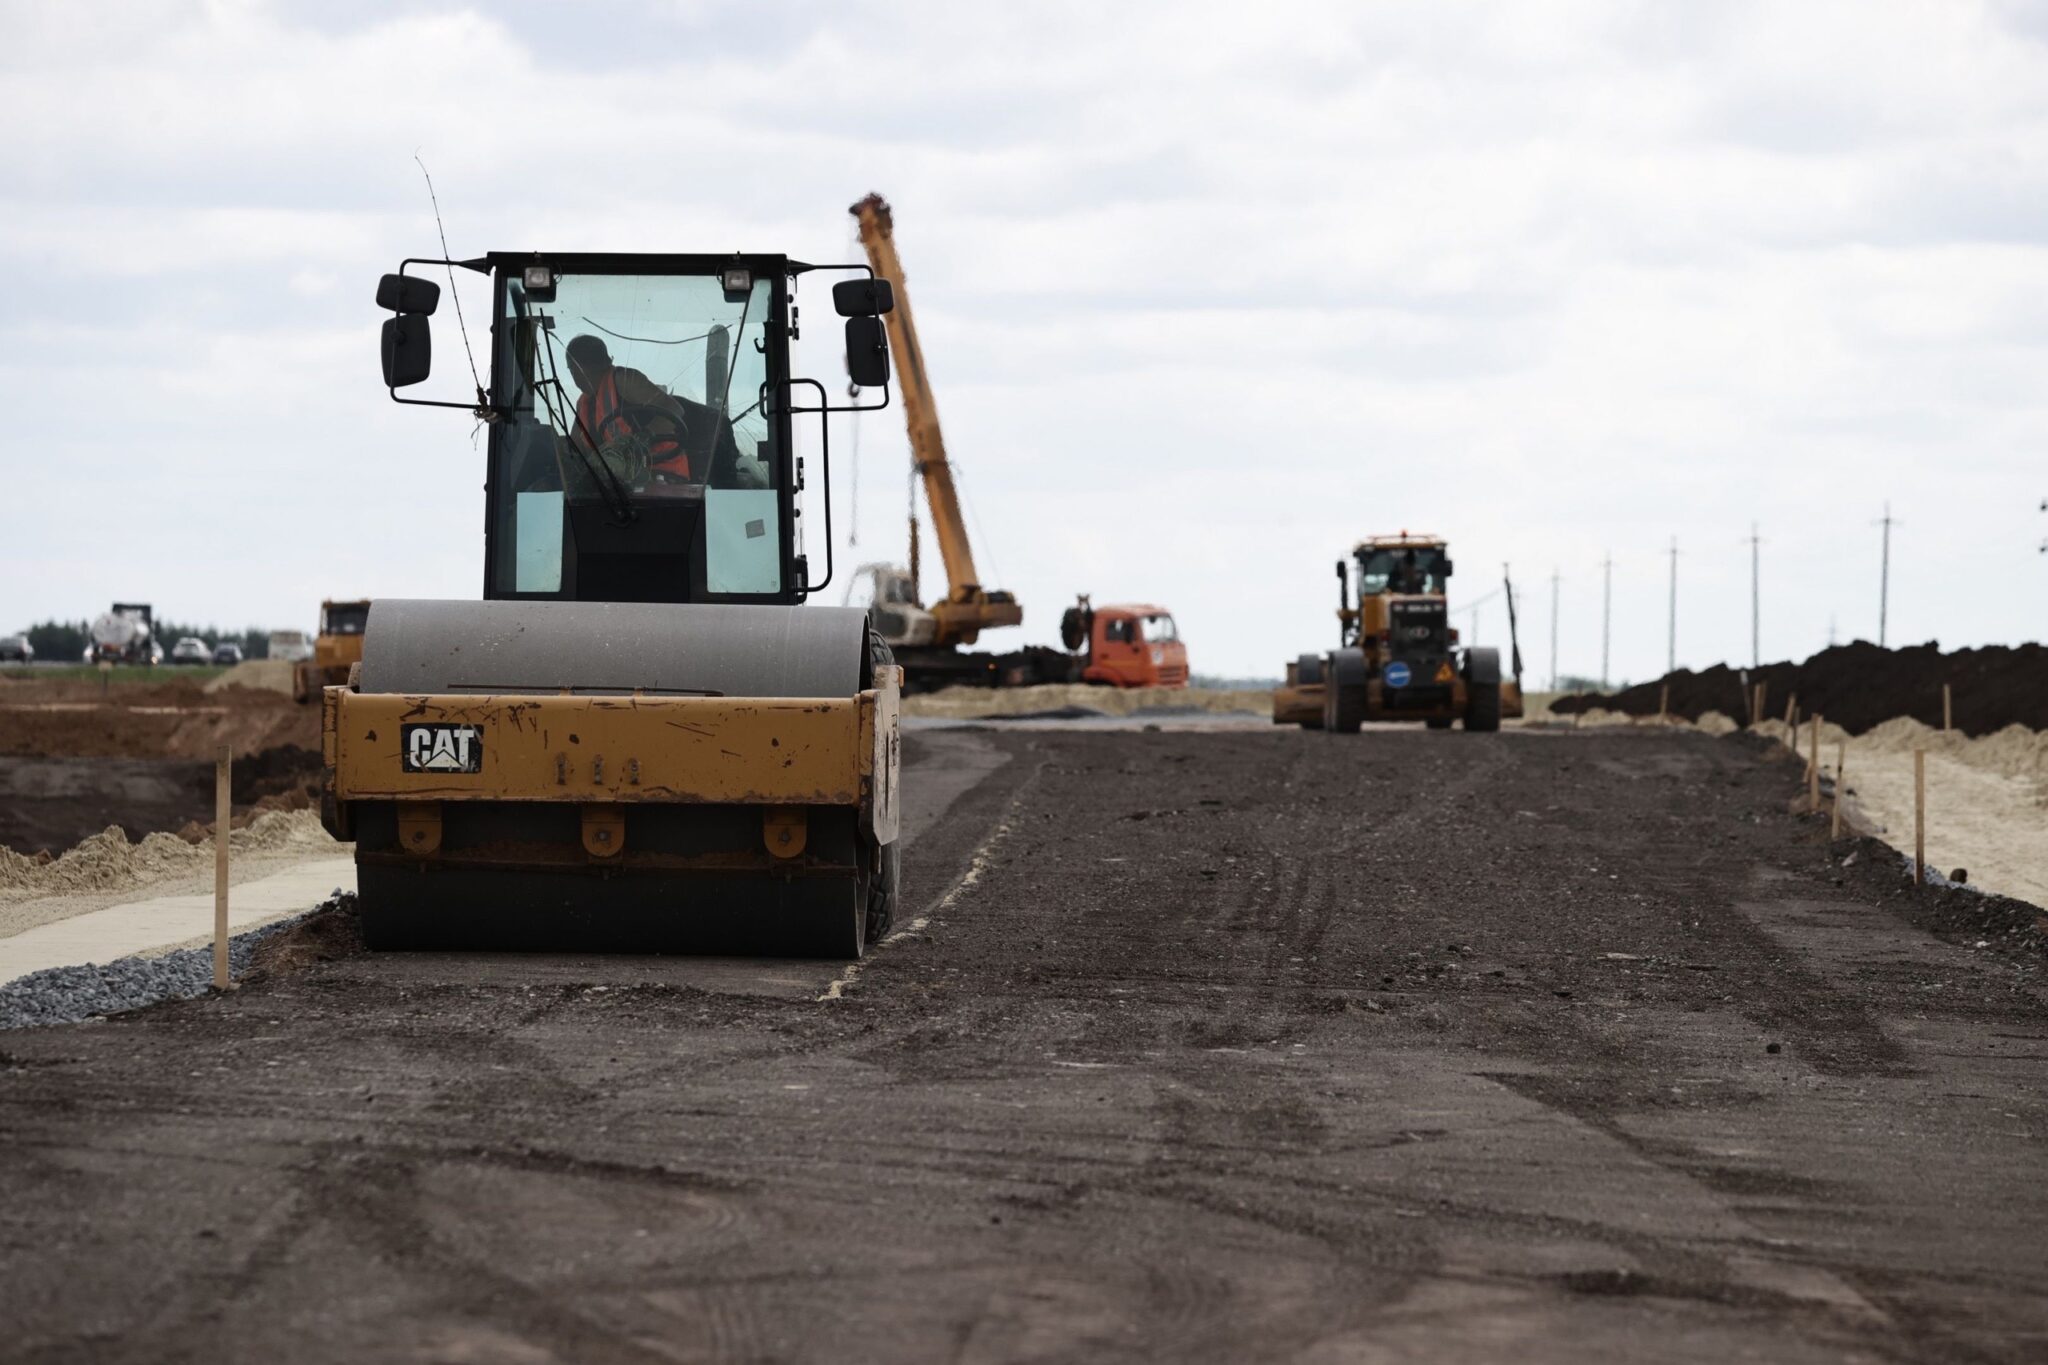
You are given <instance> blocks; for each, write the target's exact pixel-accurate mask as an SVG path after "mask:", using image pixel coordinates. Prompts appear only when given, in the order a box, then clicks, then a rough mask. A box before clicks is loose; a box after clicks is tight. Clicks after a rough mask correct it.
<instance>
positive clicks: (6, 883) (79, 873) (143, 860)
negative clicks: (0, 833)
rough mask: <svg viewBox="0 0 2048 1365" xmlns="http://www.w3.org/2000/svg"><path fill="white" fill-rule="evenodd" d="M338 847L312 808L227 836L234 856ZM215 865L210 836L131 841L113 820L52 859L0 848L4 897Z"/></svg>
mask: <svg viewBox="0 0 2048 1365" xmlns="http://www.w3.org/2000/svg"><path fill="white" fill-rule="evenodd" d="M339 847H340V845H339V844H337V843H335V842H334V840H333V838H331V837H330V836H329V835H328V833H327V831H326V830H325V829H323V828H322V827H321V825H320V817H319V814H318V813H317V812H315V811H310V810H299V811H269V812H265V813H264V814H262V815H259V816H257V817H256V818H255V819H254V820H252V821H250V822H249V824H248V826H247V827H246V828H244V829H238V830H234V831H232V832H231V833H230V834H229V837H228V850H229V853H230V854H231V855H233V856H246V855H251V854H259V853H286V852H290V851H293V850H295V849H304V850H306V851H307V852H309V853H317V852H322V851H328V850H332V849H335V848H339ZM212 866H213V840H212V839H211V838H206V839H202V840H200V841H199V842H196V843H194V842H190V841H188V840H186V839H184V838H181V837H180V836H178V835H175V834H163V833H157V834H151V835H148V836H146V837H145V838H143V840H142V841H141V842H140V843H133V844H131V843H129V842H128V836H127V835H126V834H124V833H122V832H121V828H120V826H118V825H115V826H111V827H109V828H107V829H105V830H103V831H101V832H100V833H98V834H95V835H93V836H92V837H91V838H89V839H86V840H84V841H82V842H81V843H79V844H77V845H76V846H74V847H73V848H71V849H69V850H67V851H66V852H65V853H64V854H63V856H61V857H57V858H52V859H49V860H48V861H45V860H43V859H41V858H35V857H29V856H27V855H24V854H20V853H16V852H14V851H13V850H12V849H7V848H0V900H6V901H15V900H31V899H35V898H38V897H42V896H61V895H66V894H70V893H73V892H82V891H118V890H121V889H122V888H124V887H131V886H144V885H148V884H150V883H152V882H159V881H166V880H169V879H170V878H173V877H182V876H191V875H195V874H198V873H202V872H204V871H206V870H207V869H208V868H210V867H212Z"/></svg>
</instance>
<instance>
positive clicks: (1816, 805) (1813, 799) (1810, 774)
mask: <svg viewBox="0 0 2048 1365" xmlns="http://www.w3.org/2000/svg"><path fill="white" fill-rule="evenodd" d="M1808 733H1809V734H1811V735H1812V736H1813V738H1812V740H1811V741H1810V742H1809V743H1808V744H1807V746H1806V805H1807V809H1809V810H1819V809H1820V713H1819V712H1818V711H1816V712H1814V715H1813V724H1812V726H1811V727H1810V729H1809V730H1808Z"/></svg>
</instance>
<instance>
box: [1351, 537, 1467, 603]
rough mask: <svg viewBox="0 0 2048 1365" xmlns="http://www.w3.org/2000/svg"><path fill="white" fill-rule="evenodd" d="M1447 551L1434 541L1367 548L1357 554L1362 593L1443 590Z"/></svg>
mask: <svg viewBox="0 0 2048 1365" xmlns="http://www.w3.org/2000/svg"><path fill="white" fill-rule="evenodd" d="M1446 576H1447V575H1446V574H1445V573H1444V552H1443V551H1442V549H1440V548H1438V547H1436V546H1433V545H1420V546H1413V547H1395V548H1392V549H1373V550H1364V551H1361V552H1360V553H1359V556H1358V591H1359V593H1360V595H1361V596H1365V597H1376V596H1378V595H1379V594H1381V593H1385V592H1393V593H1435V594H1440V593H1442V592H1443V591H1444V579H1445V578H1446Z"/></svg>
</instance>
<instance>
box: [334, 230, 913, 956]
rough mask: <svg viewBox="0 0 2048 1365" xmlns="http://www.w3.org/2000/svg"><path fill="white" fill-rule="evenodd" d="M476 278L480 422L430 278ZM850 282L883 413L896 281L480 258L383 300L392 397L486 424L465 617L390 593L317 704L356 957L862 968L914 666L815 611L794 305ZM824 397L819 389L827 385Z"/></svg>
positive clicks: (867, 633) (879, 902)
mask: <svg viewBox="0 0 2048 1365" xmlns="http://www.w3.org/2000/svg"><path fill="white" fill-rule="evenodd" d="M458 269H460V270H469V271H475V272H477V273H480V274H483V275H487V276H488V277H489V279H490V287H491V297H492V315H491V318H490V323H489V330H490V345H489V366H490V372H489V375H488V379H487V380H485V379H484V377H482V376H479V383H478V385H477V394H476V397H475V398H474V400H465V401H450V400H439V399H429V398H418V397H411V396H407V395H406V394H405V393H404V392H403V391H404V390H409V389H412V388H413V386H415V385H418V384H420V383H422V382H423V381H425V380H426V379H427V378H428V376H429V373H430V370H431V366H432V352H431V343H430V341H429V334H430V333H429V319H430V318H431V316H432V315H433V314H434V312H435V311H436V308H437V306H438V304H439V301H440V293H441V291H440V289H439V287H438V285H437V284H436V282H435V281H434V280H433V279H432V278H429V277H428V275H427V274H426V273H425V272H427V271H430V270H432V271H440V270H446V271H449V272H450V274H451V276H452V272H453V271H454V270H458ZM813 271H840V272H850V273H851V274H852V275H853V276H854V277H852V278H841V279H839V280H837V281H836V282H835V283H834V285H833V288H832V297H833V302H834V304H835V306H836V309H837V311H838V313H839V314H840V315H841V316H842V317H843V318H844V319H845V333H846V346H847V354H846V363H847V371H848V374H849V376H850V377H851V379H852V380H853V383H854V384H855V385H856V386H857V388H856V390H855V391H856V392H858V393H863V394H866V395H868V396H870V397H873V396H879V401H876V402H870V403H866V404H864V405H860V410H872V409H874V408H879V407H883V406H886V405H887V402H888V379H889V369H888V351H887V343H886V340H885V337H884V331H883V326H882V322H881V317H882V315H883V314H885V313H887V312H888V311H889V309H890V308H891V306H892V296H891V291H890V289H889V286H888V284H887V282H886V281H878V280H875V279H874V278H873V277H872V275H871V274H870V273H869V272H868V270H867V267H866V266H864V265H862V266H812V265H807V264H805V263H803V262H799V261H794V260H790V259H788V258H786V257H783V256H776V255H749V254H738V255H730V256H713V255H612V254H605V255H599V254H556V253H546V252H541V253H532V252H520V253H493V254H491V255H488V256H483V257H477V258H474V259H470V260H461V261H444V260H409V261H407V262H405V263H404V264H403V265H401V267H400V268H399V271H398V273H396V274H393V275H386V276H385V277H384V278H383V280H382V281H381V283H380V284H379V287H378V291H377V301H378V303H379V305H380V306H381V307H382V308H383V309H384V310H385V311H386V312H387V313H388V314H389V317H388V318H387V319H386V321H385V323H384V328H383V337H382V352H383V357H382V358H383V365H384V379H385V383H386V385H387V387H388V388H389V390H390V393H391V397H392V398H393V399H394V400H395V401H397V402H400V403H408V404H415V405H419V406H439V407H449V408H456V409H460V410H463V411H464V412H466V413H469V414H473V416H474V417H475V418H477V419H480V420H481V422H482V423H483V427H484V430H485V431H486V433H487V444H488V449H487V453H486V460H487V468H486V476H485V480H484V573H483V594H482V600H480V601H442V600H409V599H402V598H383V597H380V598H378V599H376V600H375V602H374V603H373V604H372V605H371V607H370V612H369V621H368V625H367V628H366V629H365V631H364V635H363V653H362V662H361V664H360V666H358V667H357V668H356V669H355V670H354V671H353V673H352V675H351V677H350V678H349V680H348V682H347V683H346V684H344V685H341V686H330V687H327V688H325V689H324V691H323V693H322V724H323V736H322V739H323V744H324V749H325V758H326V790H325V793H324V797H325V799H324V801H323V808H322V813H323V818H324V820H325V822H326V825H327V828H328V829H329V831H330V832H331V833H333V834H334V835H335V837H337V838H340V839H346V840H352V841H353V842H354V844H355V850H356V852H355V858H356V877H357V890H358V897H359V905H360V911H361V916H362V925H363V933H364V937H365V939H366V940H367V942H368V944H369V946H370V947H371V948H373V949H390V948H401V949H433V948H489V949H515V950H518V949H527V950H561V949H575V950H598V951H618V952H747V953H756V952H767V953H781V954H789V955H799V956H820V957H837V958H854V957H858V956H860V955H861V953H862V951H863V949H864V947H865V946H866V945H867V944H868V943H871V942H874V941H875V940H876V939H877V938H878V937H879V936H880V935H881V934H882V933H883V932H884V931H885V930H886V929H887V928H888V925H889V922H890V920H891V918H892V916H893V914H894V909H895V904H896V901H897V898H898V895H899V882H900V876H899V872H898V857H897V791H898V773H899V767H900V757H899V741H898V730H897V709H898V708H897V703H898V697H899V694H900V688H901V676H900V673H899V671H898V669H897V667H896V665H895V663H894V661H893V659H892V658H891V656H890V654H889V652H888V649H887V647H886V646H885V645H884V644H883V643H882V642H881V640H880V637H879V636H878V635H876V633H875V631H874V629H873V627H872V625H871V624H870V622H869V620H868V616H867V613H866V612H865V611H864V610H860V609H845V608H830V607H820V606H806V605H804V603H805V600H806V599H807V598H808V597H809V596H810V595H811V594H813V593H815V592H817V591H819V590H820V589H821V588H823V587H824V586H825V585H826V583H827V582H828V581H829V580H830V578H831V575H832V565H831V558H830V548H829V547H830V541H831V523H830V515H831V514H830V507H829V501H828V502H827V503H826V507H825V517H826V524H825V528H824V531H825V540H826V545H827V549H826V562H825V569H824V573H823V574H822V575H821V576H818V577H816V578H815V579H814V578H813V569H812V566H811V563H810V561H809V558H808V557H807V556H806V555H805V554H804V553H803V552H802V548H801V546H802V541H801V537H800V535H799V529H800V524H801V523H800V515H801V511H802V507H801V505H800V503H799V501H798V498H797V495H798V493H799V492H800V491H801V490H802V489H803V486H804V462H803V460H802V459H801V458H800V457H798V456H797V454H796V453H795V449H794V437H795V427H796V424H797V423H798V421H799V419H800V418H802V417H804V416H805V415H806V414H816V415H817V416H818V419H819V426H820V428H821V431H820V434H819V440H818V446H817V454H818V459H819V463H820V466H821V468H820V469H819V474H820V477H821V478H822V479H823V480H824V481H825V482H826V484H827V486H828V487H829V481H830V446H829V443H828V441H827V440H826V437H825V435H824V433H823V431H822V428H823V426H824V422H825V420H826V419H825V416H824V414H825V413H827V412H830V411H845V410H848V407H849V406H852V405H841V406H837V407H835V406H833V405H832V404H831V402H830V401H829V400H828V398H827V389H826V386H825V385H823V384H821V383H818V382H817V381H813V380H806V379H799V378H792V377H791V375H790V372H789V342H790V340H791V338H792V337H793V336H794V318H795V316H796V314H795V309H794V307H793V303H792V295H793V293H794V291H795V290H796V288H797V286H798V283H799V281H801V280H802V279H803V278H804V277H805V276H807V275H809V274H811V272H813ZM836 387H837V385H836V384H835V385H834V388H836Z"/></svg>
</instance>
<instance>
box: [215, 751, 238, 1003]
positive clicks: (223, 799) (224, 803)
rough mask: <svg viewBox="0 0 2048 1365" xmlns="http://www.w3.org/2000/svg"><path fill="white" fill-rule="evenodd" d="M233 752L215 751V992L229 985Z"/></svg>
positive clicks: (225, 988)
mask: <svg viewBox="0 0 2048 1365" xmlns="http://www.w3.org/2000/svg"><path fill="white" fill-rule="evenodd" d="M233 763H234V750H233V749H232V748H230V747H229V746H227V745H225V744H223V745H221V746H220V748H219V749H217V750H215V751H214V770H213V988H214V989H215V990H217V991H224V990H227V989H228V987H229V984H230V983H229V981H228V820H229V818H230V816H231V814H232V812H233V807H232V805H231V804H230V801H229V793H230V791H231V790H232V788H231V786H230V784H229V781H228V770H229V769H230V768H231V767H232V766H233Z"/></svg>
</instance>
